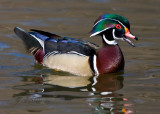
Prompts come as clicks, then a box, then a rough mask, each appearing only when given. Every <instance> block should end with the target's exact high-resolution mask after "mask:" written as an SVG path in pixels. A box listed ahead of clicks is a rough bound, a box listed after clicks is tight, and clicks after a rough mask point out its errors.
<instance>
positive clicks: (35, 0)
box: [0, 0, 160, 114]
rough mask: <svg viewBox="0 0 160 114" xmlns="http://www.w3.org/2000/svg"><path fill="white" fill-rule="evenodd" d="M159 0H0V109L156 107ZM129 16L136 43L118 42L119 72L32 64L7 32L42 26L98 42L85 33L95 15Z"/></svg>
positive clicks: (48, 112) (25, 112)
mask: <svg viewBox="0 0 160 114" xmlns="http://www.w3.org/2000/svg"><path fill="white" fill-rule="evenodd" d="M159 4H160V1H159V0H150V1H149V0H60V1H56V0H28V1H27V0H14V1H11V0H1V1H0V114H29V113H38V114H53V113H54V114H82V113H83V114H90V113H92V114H106V113H112V112H113V113H126V114H127V113H138V114H143V113H145V114H146V113H148V114H153V113H154V114H156V113H159V112H160V109H159V106H160V84H159V83H160V60H159V58H160V53H159V47H160V46H159V42H160V38H159V37H160V28H159V26H160V15H159V14H160V7H159ZM107 13H116V14H120V15H123V16H125V17H127V18H128V20H130V23H131V30H132V33H133V34H135V35H136V36H138V37H139V41H137V42H136V41H134V43H135V44H136V47H135V48H133V47H131V46H130V45H128V44H126V43H124V42H119V43H120V46H121V48H122V50H123V53H124V56H125V61H126V65H125V71H124V73H116V74H108V75H101V76H99V77H78V76H72V75H70V74H69V73H65V72H57V71H54V70H51V69H47V68H45V67H42V66H41V65H37V64H35V63H34V60H33V57H32V56H31V55H30V54H27V53H26V52H25V49H24V46H23V44H22V42H21V40H19V39H18V38H17V37H16V36H15V35H14V33H13V28H14V27H15V26H19V27H21V28H23V29H25V30H29V29H30V28H35V29H42V30H46V31H50V32H54V33H57V34H60V35H62V36H69V37H75V38H80V39H85V40H89V41H92V42H95V43H97V44H99V45H100V44H101V39H99V37H96V38H89V37H88V36H89V35H88V32H89V31H90V30H91V28H92V25H93V22H94V21H95V19H96V18H97V17H98V16H99V15H101V14H107Z"/></svg>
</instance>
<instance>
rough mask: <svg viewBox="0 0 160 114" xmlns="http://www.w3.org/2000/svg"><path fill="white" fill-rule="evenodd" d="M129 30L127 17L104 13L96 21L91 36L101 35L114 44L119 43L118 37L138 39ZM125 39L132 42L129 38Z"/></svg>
mask: <svg viewBox="0 0 160 114" xmlns="http://www.w3.org/2000/svg"><path fill="white" fill-rule="evenodd" d="M129 30H130V24H129V21H128V20H127V19H126V18H125V17H123V16H121V15H117V14H104V15H101V16H100V17H99V18H98V19H97V20H96V21H95V23H94V26H93V29H92V30H91V32H90V33H91V35H90V37H92V36H96V35H101V36H102V37H103V39H104V40H105V39H106V40H105V41H107V40H108V39H109V41H112V42H114V44H117V42H116V40H117V39H123V40H125V37H129V38H133V39H137V37H135V36H133V35H132V34H130V31H129ZM111 36H112V37H111ZM104 37H105V38H104ZM125 41H126V42H128V43H130V44H131V42H130V41H129V40H125ZM131 45H132V44H131Z"/></svg>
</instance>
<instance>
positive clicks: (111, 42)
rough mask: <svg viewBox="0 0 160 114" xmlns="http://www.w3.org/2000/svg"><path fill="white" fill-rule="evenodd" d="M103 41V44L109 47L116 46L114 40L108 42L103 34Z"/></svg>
mask: <svg viewBox="0 0 160 114" xmlns="http://www.w3.org/2000/svg"><path fill="white" fill-rule="evenodd" d="M103 40H104V41H105V43H107V44H109V45H117V42H116V40H112V41H109V40H107V38H106V36H105V35H104V34H103Z"/></svg>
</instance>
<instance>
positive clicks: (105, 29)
mask: <svg viewBox="0 0 160 114" xmlns="http://www.w3.org/2000/svg"><path fill="white" fill-rule="evenodd" d="M129 30H130V24H129V21H128V20H127V19H126V18H125V17H123V16H120V15H117V14H104V15H101V16H100V17H99V18H98V19H97V20H96V21H95V23H94V26H93V29H92V30H91V32H90V37H93V36H96V35H99V36H101V37H102V41H103V46H102V47H101V48H98V45H96V44H94V43H91V42H88V41H84V40H79V39H74V38H69V37H61V36H59V35H56V34H53V33H49V32H45V31H42V30H35V29H31V31H30V32H25V31H24V30H22V29H21V28H18V27H15V28H14V32H15V33H16V35H17V36H18V37H20V38H21V39H22V40H23V42H24V44H25V46H26V49H27V51H28V52H30V53H32V54H33V56H34V58H35V60H36V62H37V63H39V64H43V65H44V66H46V67H49V68H52V69H57V70H61V71H66V72H70V73H72V74H75V75H79V76H92V75H99V74H105V73H114V72H119V71H123V70H124V57H123V54H122V51H121V49H120V47H119V45H118V42H117V40H123V41H125V42H127V43H129V44H130V45H132V46H133V47H134V44H133V43H132V42H131V41H130V40H129V39H127V38H126V37H128V38H132V39H135V40H138V38H137V37H135V36H133V35H132V34H131V33H130V31H129Z"/></svg>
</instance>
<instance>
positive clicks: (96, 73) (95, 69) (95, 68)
mask: <svg viewBox="0 0 160 114" xmlns="http://www.w3.org/2000/svg"><path fill="white" fill-rule="evenodd" d="M93 68H94V71H95V75H96V76H98V75H99V72H98V69H97V56H96V55H94V56H93Z"/></svg>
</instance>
